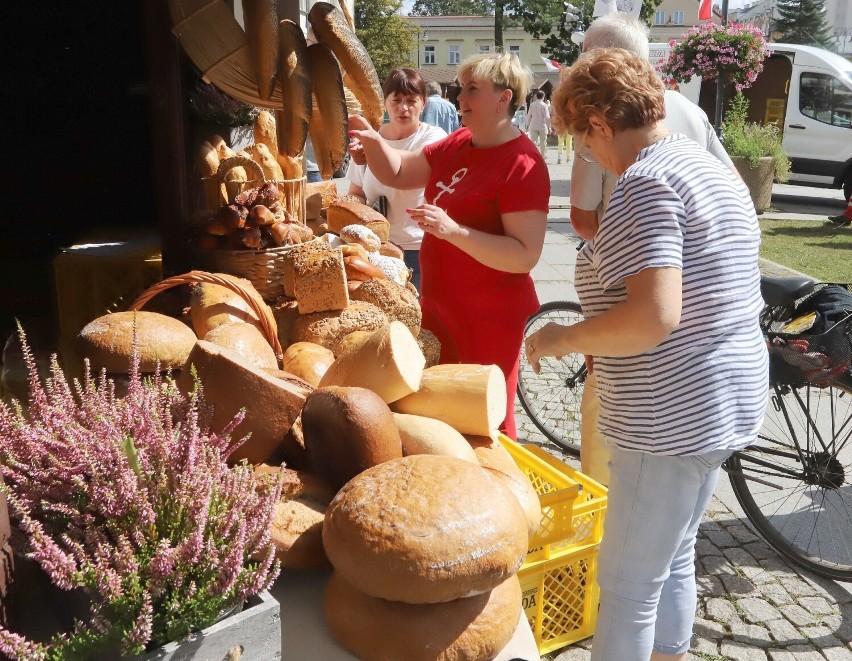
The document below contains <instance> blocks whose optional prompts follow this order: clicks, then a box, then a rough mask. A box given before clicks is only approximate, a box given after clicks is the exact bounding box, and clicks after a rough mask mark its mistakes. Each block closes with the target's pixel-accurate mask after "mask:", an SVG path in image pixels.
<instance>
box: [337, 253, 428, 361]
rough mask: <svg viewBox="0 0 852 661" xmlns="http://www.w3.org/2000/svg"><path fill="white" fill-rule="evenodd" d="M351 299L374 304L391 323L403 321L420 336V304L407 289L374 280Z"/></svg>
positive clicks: (378, 279) (379, 279)
mask: <svg viewBox="0 0 852 661" xmlns="http://www.w3.org/2000/svg"><path fill="white" fill-rule="evenodd" d="M344 259H345V258H344ZM351 297H352V299H353V300H355V301H366V302H367V303H372V304H373V305H375V306H376V307H377V308H379V310H381V311H382V312H384V313H385V314H386V315H387V316H388V319H389V320H390V321H401V322H402V323H403V324H405V325H406V326H407V327H408V330H410V331H411V334H412V335H414V336H415V337H417V336H418V335H419V334H420V322H421V321H422V319H423V312H422V310H421V309H420V302H419V301H418V300H417V297H416V296H415V295H414V294H412V293H411V292H410V291H409V290H408V289H406V288H405V287H402V286H400V285H398V284H396V283H395V282H393V281H391V280H387V279H385V278H374V279H372V280H367V281H366V282H365V283H364V284H363V285H362V286H360V287H358V289H356V290H355V291H354V292H353V293H352V294H351ZM418 344H419V342H418ZM427 362H428V358H427Z"/></svg>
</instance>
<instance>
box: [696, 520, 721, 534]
mask: <svg viewBox="0 0 852 661" xmlns="http://www.w3.org/2000/svg"><path fill="white" fill-rule="evenodd" d="M721 530H722V525H721V524H720V523H718V522H716V521H714V520H713V519H707V518H705V519H702V521H701V523H699V524H698V534H699V535H702V536H703V535H706V534H707V533H708V532H720V531H721Z"/></svg>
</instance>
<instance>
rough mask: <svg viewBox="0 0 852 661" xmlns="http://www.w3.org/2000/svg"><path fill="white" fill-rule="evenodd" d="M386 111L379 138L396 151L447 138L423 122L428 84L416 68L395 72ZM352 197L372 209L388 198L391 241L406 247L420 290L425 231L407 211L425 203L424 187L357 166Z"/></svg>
mask: <svg viewBox="0 0 852 661" xmlns="http://www.w3.org/2000/svg"><path fill="white" fill-rule="evenodd" d="M382 92H383V94H384V97H385V111H386V112H387V113H388V117H389V118H390V121H389V122H388V123H386V124H382V126H381V127H380V128H379V135H381V136H382V138H383V139H384V140H385V141H386V142H387V144H388V145H389V146H390V147H393V148H394V149H403V150H406V151H415V150H418V149H420V148H422V147H424V146H425V145H428V144H431V143H433V142H437V141H438V140H441V139H442V138H445V137H447V134H446V132H445V131H444V129H442V128H439V127H437V126H433V125H431V124H427V123H425V122H422V121H420V114H421V111H422V110H423V106H424V105H425V103H426V84H425V83H424V82H423V78H421V77H420V74H419V73H417V72H416V71H415V70H414V69H394V70H392V71H391V72H390V73H389V74H388V77H387V78H386V79H385V82H384V84H383V85H382ZM347 177H348V179H349V182H350V183H349V194H350V195H357V196H358V197H360V198H361V199H363V200H364V201H365V202H366V204H369V205H370V206H373V205H376V203H377V202H380V198H381V197H384V198H385V199H386V205H385V206H386V208H385V209H384V210H381V209H380V211H382V213H384V215H385V216H386V217H387V219H388V222H389V223H390V240H391V243H395V244H396V245H398V246H399V247H400V248H402V250H403V252H404V255H405V263H406V265H407V266H408V268H410V269H411V283H412V284H413V285H414V286H415V287H416V288H417V290H418V291H419V290H420V243H421V241H422V240H423V230H422V229H421V228H420V227H418V225H417V222H416V221H415V220H414V219H412V218H411V216H410V215H409V214H408V212H407V211H406V210H407V209H410V208H413V207H419V206H420V205H421V204H423V202H424V201H425V200H424V197H423V187H422V186H421V187H419V188H411V189H406V190H403V189H400V188H396V187H392V186H385V185H384V184H382V183H381V181H379V179H378V178H377V177H376V175H375V174H374V173H373V172H372V170H371V169H370V167H369V166H368V165H357V164H355V163H353V164H352V165H350V167H349V172H348V173H347Z"/></svg>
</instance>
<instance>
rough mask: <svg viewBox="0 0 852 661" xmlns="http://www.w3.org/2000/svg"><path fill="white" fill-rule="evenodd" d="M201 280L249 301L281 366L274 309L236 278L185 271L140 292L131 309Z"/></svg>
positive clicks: (280, 349)
mask: <svg viewBox="0 0 852 661" xmlns="http://www.w3.org/2000/svg"><path fill="white" fill-rule="evenodd" d="M199 282H207V283H210V284H213V285H219V286H221V287H225V288H226V289H230V290H231V291H232V292H234V293H236V294H239V295H240V296H241V297H242V298H243V300H244V301H245V302H246V303H248V305H249V307H250V308H251V310H252V312H254V313H255V315H257V318H258V319H259V320H260V330H261V332H262V333H263V335H264V337H265V338H266V341H267V342H269V346H271V347H272V350H273V351H274V352H275V358H276V359H277V360H278V365H279V366H280V365H281V361H282V359H283V357H284V350H283V349H282V348H281V343H280V342H279V340H278V324H277V323H276V322H275V317H274V316H273V315H272V310H271V309H270V308H269V306H268V305H266V304H264V303H261V302H260V301H258V300H257V298H256V297H255V296H253V295H252V293H251V292H250V291H249V290H248V289H246V288H245V287H243V286H242V285H241V284H240V283H239V282H237V281H236V280H232V279H230V278H223V277H221V276H219V275H216V274H215V273H207V272H206V271H190V272H189V273H184V274H182V275H174V276H172V277H170V278H166V279H165V280H161V281H160V282H158V283H157V284H155V285H152V286H151V287H149V288H148V289H146V290H145V291H144V292H142V293H141V294H139V296H138V297H137V298H136V300H135V301H133V303H131V305H130V308H129V309H130V310H141V309H142V306H144V305H145V304H146V303H147V302H148V301H150V300H151V299H152V298H154V296H156V295H157V294H159V293H161V292H163V291H165V290H166V289H170V288H172V287H176V286H178V285H188V284H193V283H199Z"/></svg>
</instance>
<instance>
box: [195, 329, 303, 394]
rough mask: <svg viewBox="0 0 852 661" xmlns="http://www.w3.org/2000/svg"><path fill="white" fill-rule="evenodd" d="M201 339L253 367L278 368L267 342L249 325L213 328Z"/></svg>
mask: <svg viewBox="0 0 852 661" xmlns="http://www.w3.org/2000/svg"><path fill="white" fill-rule="evenodd" d="M203 339H205V340H207V341H208V342H212V343H213V344H216V345H218V346H220V347H224V348H225V349H229V350H230V351H232V352H233V353H235V354H236V355H238V356H240V357H241V358H244V359H245V360H246V361H248V362H249V363H251V364H252V365H254V366H255V367H260V368H266V369H277V368H278V359H277V358H275V351H273V350H272V347H271V346H270V345H269V341H268V340H267V339H266V338H265V337H264V336H263V333H261V332H260V331H259V330H258V329H257V328H256V327H255V326H252V325H251V324H247V323H245V322H242V321H233V322H231V323H229V324H222V325H221V326H216V328H213V329H212V330H211V331H210V332H209V333H207V335H205V336H204V338H203ZM296 376H301V374H297V375H296ZM311 385H314V384H311Z"/></svg>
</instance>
